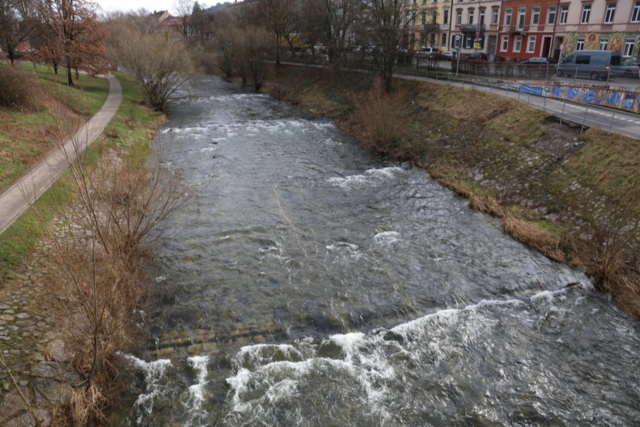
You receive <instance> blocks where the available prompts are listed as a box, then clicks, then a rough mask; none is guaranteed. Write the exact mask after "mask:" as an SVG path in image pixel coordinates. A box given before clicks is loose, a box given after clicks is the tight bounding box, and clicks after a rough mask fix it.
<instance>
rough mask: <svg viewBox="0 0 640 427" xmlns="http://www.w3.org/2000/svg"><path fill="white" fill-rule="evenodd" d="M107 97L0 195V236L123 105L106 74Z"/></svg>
mask: <svg viewBox="0 0 640 427" xmlns="http://www.w3.org/2000/svg"><path fill="white" fill-rule="evenodd" d="M107 79H108V80H109V96H108V98H107V100H106V101H105V103H104V105H103V106H102V108H101V109H100V111H98V113H97V114H96V115H95V116H93V117H92V118H91V120H89V121H88V122H87V123H86V124H85V125H84V126H83V127H82V128H81V129H80V130H79V131H78V132H77V133H76V134H75V136H73V137H72V138H70V139H69V140H68V141H67V142H65V143H64V145H63V146H62V147H61V148H60V149H58V150H56V151H54V152H53V153H51V154H50V155H49V156H48V157H47V158H46V159H45V160H44V161H43V162H41V163H40V164H39V165H38V166H37V167H35V168H34V169H33V170H31V171H30V172H29V173H28V174H26V175H25V176H24V177H22V179H20V180H18V182H16V183H14V184H13V185H12V186H11V187H9V189H7V191H5V192H4V193H2V194H1V195H0V234H2V233H3V232H4V231H5V230H6V229H7V228H9V226H10V225H11V224H13V222H14V221H15V220H16V219H17V218H18V217H19V216H20V215H21V214H22V213H23V212H24V211H25V210H27V208H28V207H29V206H30V205H31V204H32V203H33V202H35V201H36V200H37V199H38V197H40V195H42V193H44V192H45V191H46V190H47V188H49V187H50V186H51V184H53V182H54V181H55V180H56V179H57V178H58V177H59V176H60V175H61V174H62V172H64V171H65V170H66V169H67V167H69V165H70V162H73V160H75V159H76V157H77V156H78V155H79V154H81V153H82V152H83V151H84V150H85V149H86V148H87V147H88V146H89V145H90V144H91V143H92V142H93V141H95V139H96V138H97V137H98V136H99V135H100V134H101V133H102V131H103V130H104V128H105V127H106V126H107V125H108V124H109V122H110V121H111V119H112V118H113V116H114V115H115V114H116V112H117V111H118V108H119V107H120V102H122V86H120V82H119V81H118V79H117V78H115V77H114V76H112V75H108V76H107Z"/></svg>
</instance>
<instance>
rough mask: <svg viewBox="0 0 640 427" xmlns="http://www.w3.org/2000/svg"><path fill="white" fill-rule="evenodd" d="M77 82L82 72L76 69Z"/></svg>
mask: <svg viewBox="0 0 640 427" xmlns="http://www.w3.org/2000/svg"><path fill="white" fill-rule="evenodd" d="M76 80H80V72H79V71H78V69H77V68H76Z"/></svg>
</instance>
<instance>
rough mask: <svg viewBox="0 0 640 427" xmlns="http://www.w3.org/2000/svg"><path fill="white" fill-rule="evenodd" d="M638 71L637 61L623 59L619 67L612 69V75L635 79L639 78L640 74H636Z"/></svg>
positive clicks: (639, 67)
mask: <svg viewBox="0 0 640 427" xmlns="http://www.w3.org/2000/svg"><path fill="white" fill-rule="evenodd" d="M639 70H640V65H639V64H638V61H634V60H633V59H625V60H623V61H622V62H621V63H620V66H619V67H614V70H613V74H615V76H616V77H624V78H627V79H637V78H639V77H640V74H638V72H639Z"/></svg>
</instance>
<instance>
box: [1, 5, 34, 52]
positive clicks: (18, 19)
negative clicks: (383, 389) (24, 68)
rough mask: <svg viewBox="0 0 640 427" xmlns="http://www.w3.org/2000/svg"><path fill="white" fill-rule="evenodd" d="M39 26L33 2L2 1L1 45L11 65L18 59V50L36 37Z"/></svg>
mask: <svg viewBox="0 0 640 427" xmlns="http://www.w3.org/2000/svg"><path fill="white" fill-rule="evenodd" d="M37 24H38V20H37V16H36V10H35V7H34V2H33V1H32V0H0V43H1V46H2V47H3V48H4V49H5V50H6V53H7V55H8V56H9V60H10V61H11V65H13V64H14V62H15V59H16V48H17V47H18V45H19V44H20V43H22V42H24V41H27V40H29V37H33V36H34V35H35V33H36V31H35V30H36V28H37Z"/></svg>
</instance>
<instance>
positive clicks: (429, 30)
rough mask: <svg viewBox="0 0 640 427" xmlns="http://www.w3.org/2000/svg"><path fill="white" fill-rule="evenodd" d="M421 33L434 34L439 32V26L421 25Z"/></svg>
mask: <svg viewBox="0 0 640 427" xmlns="http://www.w3.org/2000/svg"><path fill="white" fill-rule="evenodd" d="M422 31H425V32H427V33H435V32H437V31H440V24H422Z"/></svg>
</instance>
